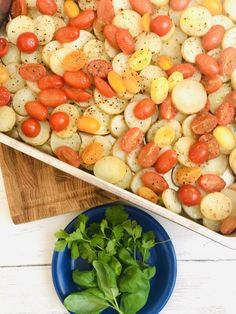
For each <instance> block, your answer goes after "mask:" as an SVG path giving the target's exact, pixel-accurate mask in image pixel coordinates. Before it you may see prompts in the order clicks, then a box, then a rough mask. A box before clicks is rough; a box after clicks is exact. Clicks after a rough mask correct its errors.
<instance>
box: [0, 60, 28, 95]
mask: <svg viewBox="0 0 236 314" xmlns="http://www.w3.org/2000/svg"><path fill="white" fill-rule="evenodd" d="M6 69H7V71H8V74H9V79H8V80H7V82H6V83H5V84H4V86H5V87H6V88H7V89H8V90H9V91H10V92H11V93H16V92H17V91H18V90H19V89H21V88H23V87H24V86H25V81H24V80H23V79H22V77H21V76H20V74H19V69H20V65H19V64H18V63H10V64H8V65H7V66H6Z"/></svg>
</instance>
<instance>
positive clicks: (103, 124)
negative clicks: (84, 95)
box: [83, 105, 111, 135]
mask: <svg viewBox="0 0 236 314" xmlns="http://www.w3.org/2000/svg"><path fill="white" fill-rule="evenodd" d="M83 115H84V116H85V117H91V118H94V119H95V120H97V121H99V123H100V129H99V130H98V131H97V132H96V134H97V135H106V134H109V133H110V131H109V125H110V118H111V117H110V116H109V115H108V114H106V113H105V112H103V111H102V110H100V109H99V108H98V107H97V106H96V105H92V106H89V107H88V108H87V109H86V110H85V112H84V114H83Z"/></svg>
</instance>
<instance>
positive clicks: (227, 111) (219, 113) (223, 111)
mask: <svg viewBox="0 0 236 314" xmlns="http://www.w3.org/2000/svg"><path fill="white" fill-rule="evenodd" d="M215 116H216V118H217V120H218V124H219V125H227V124H229V123H231V122H233V120H234V116H235V108H234V106H233V105H231V104H230V103H228V102H223V103H222V104H221V105H220V106H219V107H218V108H217V109H216V111H215Z"/></svg>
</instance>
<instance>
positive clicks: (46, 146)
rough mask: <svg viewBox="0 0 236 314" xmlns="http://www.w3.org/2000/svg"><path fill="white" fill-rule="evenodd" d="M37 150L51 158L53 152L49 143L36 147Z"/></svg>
mask: <svg viewBox="0 0 236 314" xmlns="http://www.w3.org/2000/svg"><path fill="white" fill-rule="evenodd" d="M37 148H38V149H39V150H41V151H42V152H44V153H46V154H48V155H52V156H53V151H52V148H51V145H50V141H49V140H48V141H47V142H46V143H44V144H43V145H41V146H38V147H37Z"/></svg>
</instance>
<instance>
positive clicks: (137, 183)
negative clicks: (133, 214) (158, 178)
mask: <svg viewBox="0 0 236 314" xmlns="http://www.w3.org/2000/svg"><path fill="white" fill-rule="evenodd" d="M146 172H156V171H155V169H154V168H145V169H142V170H140V171H139V172H137V173H136V174H135V176H134V177H133V179H132V182H131V186H130V187H131V190H132V192H133V193H135V194H138V190H139V189H140V188H141V187H142V186H143V182H142V179H141V178H142V176H143V175H144V174H145V173H146Z"/></svg>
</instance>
